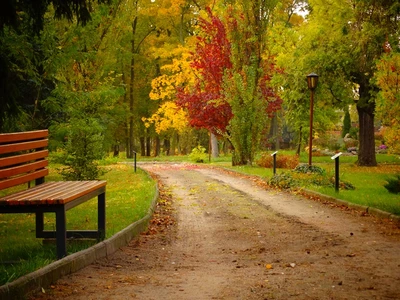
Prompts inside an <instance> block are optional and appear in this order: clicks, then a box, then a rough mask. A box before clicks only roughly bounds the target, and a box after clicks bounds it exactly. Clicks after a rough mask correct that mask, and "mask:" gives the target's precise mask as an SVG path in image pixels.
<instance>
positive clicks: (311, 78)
mask: <svg viewBox="0 0 400 300" xmlns="http://www.w3.org/2000/svg"><path fill="white" fill-rule="evenodd" d="M307 84H308V89H309V90H310V91H311V102H310V141H309V144H308V165H309V166H310V167H311V164H312V162H311V161H312V136H313V134H312V131H313V110H314V91H315V89H316V88H317V84H318V75H317V74H315V73H311V74H308V75H307Z"/></svg>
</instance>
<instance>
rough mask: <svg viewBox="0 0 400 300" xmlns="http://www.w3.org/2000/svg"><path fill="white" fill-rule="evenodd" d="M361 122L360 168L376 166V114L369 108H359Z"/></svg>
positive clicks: (359, 120)
mask: <svg viewBox="0 0 400 300" xmlns="http://www.w3.org/2000/svg"><path fill="white" fill-rule="evenodd" d="M357 111H358V122H359V126H360V128H359V134H358V135H359V148H358V162H357V164H358V165H359V166H376V165H377V162H376V155H375V132H374V113H373V110H372V112H371V109H370V108H369V107H366V108H362V107H358V106H357Z"/></svg>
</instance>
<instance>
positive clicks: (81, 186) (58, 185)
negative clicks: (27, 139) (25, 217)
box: [0, 181, 107, 206]
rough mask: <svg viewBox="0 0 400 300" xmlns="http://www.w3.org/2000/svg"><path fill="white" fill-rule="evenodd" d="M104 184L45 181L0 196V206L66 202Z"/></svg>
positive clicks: (96, 182)
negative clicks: (24, 189) (8, 194)
mask: <svg viewBox="0 0 400 300" xmlns="http://www.w3.org/2000/svg"><path fill="white" fill-rule="evenodd" d="M106 184H107V182H106V181H57V182H46V183H43V184H40V185H38V186H36V187H33V188H30V189H28V190H26V191H21V192H18V193H15V194H13V195H10V196H5V197H3V198H0V206H1V205H25V204H29V205H32V204H34V205H48V204H66V203H68V202H70V201H72V200H74V199H76V198H79V197H81V196H84V195H86V194H89V193H91V192H93V191H95V190H98V189H100V188H101V187H105V186H106Z"/></svg>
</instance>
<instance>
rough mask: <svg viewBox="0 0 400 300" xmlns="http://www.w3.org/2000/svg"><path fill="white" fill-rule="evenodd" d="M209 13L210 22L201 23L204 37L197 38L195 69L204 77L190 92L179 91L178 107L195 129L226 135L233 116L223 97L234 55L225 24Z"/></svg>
mask: <svg viewBox="0 0 400 300" xmlns="http://www.w3.org/2000/svg"><path fill="white" fill-rule="evenodd" d="M207 13H208V16H209V19H210V21H207V20H205V19H200V20H199V23H200V24H199V26H200V28H201V29H202V32H203V33H204V35H203V36H199V37H198V38H197V39H198V41H197V44H196V52H195V53H193V63H192V67H193V68H195V69H197V70H198V71H199V74H200V77H199V78H198V79H197V80H196V83H195V85H194V87H193V89H192V90H191V91H190V92H187V91H184V90H183V89H182V88H181V89H179V90H178V94H177V97H178V101H177V104H178V105H179V106H181V107H183V108H186V109H187V111H188V113H189V119H190V121H189V122H190V124H191V125H192V126H194V127H197V128H206V129H208V130H210V131H211V132H213V133H215V134H222V133H225V132H226V126H227V125H228V124H229V121H230V119H231V118H232V116H233V114H232V110H231V107H230V105H229V103H227V102H226V101H225V100H224V99H223V96H222V93H221V92H222V82H223V77H224V71H225V70H229V69H231V68H232V63H231V61H230V54H231V51H230V43H229V40H228V38H227V34H226V30H225V27H224V24H223V23H222V22H221V20H220V19H219V18H218V17H216V16H213V14H212V12H211V10H210V9H209V8H207Z"/></svg>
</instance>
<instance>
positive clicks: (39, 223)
mask: <svg viewBox="0 0 400 300" xmlns="http://www.w3.org/2000/svg"><path fill="white" fill-rule="evenodd" d="M43 230H44V218H43V212H37V213H36V238H41V237H42V236H43Z"/></svg>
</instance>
